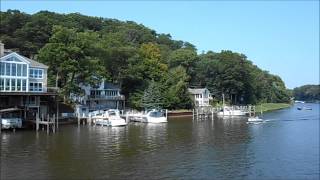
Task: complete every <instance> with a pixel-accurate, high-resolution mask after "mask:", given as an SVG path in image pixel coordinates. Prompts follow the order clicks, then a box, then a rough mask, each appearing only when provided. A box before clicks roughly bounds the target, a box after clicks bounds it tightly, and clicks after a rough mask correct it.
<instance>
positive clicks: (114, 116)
mask: <svg viewBox="0 0 320 180" xmlns="http://www.w3.org/2000/svg"><path fill="white" fill-rule="evenodd" d="M92 120H93V123H94V124H96V125H101V126H125V125H127V122H126V121H125V119H122V118H121V117H120V112H119V110H117V109H109V110H106V111H104V112H103V113H96V114H95V115H94V116H92Z"/></svg>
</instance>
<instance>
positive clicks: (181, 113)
mask: <svg viewBox="0 0 320 180" xmlns="http://www.w3.org/2000/svg"><path fill="white" fill-rule="evenodd" d="M261 105H262V112H270V111H275V110H280V109H284V108H289V107H290V106H292V104H289V103H263V104H259V105H255V106H256V113H260V112H261ZM189 116H192V111H191V110H183V109H181V110H172V111H169V112H168V117H189Z"/></svg>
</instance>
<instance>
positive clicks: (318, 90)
mask: <svg viewBox="0 0 320 180" xmlns="http://www.w3.org/2000/svg"><path fill="white" fill-rule="evenodd" d="M293 96H294V99H296V100H300V101H307V102H315V101H318V102H319V101H320V85H304V86H300V87H296V88H294V89H293Z"/></svg>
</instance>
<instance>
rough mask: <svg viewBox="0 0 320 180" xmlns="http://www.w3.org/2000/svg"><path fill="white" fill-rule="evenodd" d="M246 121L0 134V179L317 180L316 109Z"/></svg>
mask: <svg viewBox="0 0 320 180" xmlns="http://www.w3.org/2000/svg"><path fill="white" fill-rule="evenodd" d="M310 105H311V106H312V108H313V110H312V111H307V110H303V111H298V110H297V109H296V107H297V106H293V107H292V108H288V109H283V110H278V111H274V112H271V113H266V114H264V116H263V119H266V120H267V121H266V122H265V123H260V124H247V123H246V119H217V118H216V119H214V120H213V121H211V120H206V121H200V122H193V121H192V119H191V118H179V119H170V120H169V122H168V123H167V124H139V123H132V124H130V125H128V126H127V127H116V128H110V127H93V126H80V127H78V126H77V125H68V126H62V127H61V128H60V130H59V132H58V133H56V134H50V135H47V134H46V132H39V133H36V132H34V131H17V132H15V133H12V132H5V133H2V134H1V151H0V152H1V159H0V160H1V176H0V179H97V178H99V179H319V104H310Z"/></svg>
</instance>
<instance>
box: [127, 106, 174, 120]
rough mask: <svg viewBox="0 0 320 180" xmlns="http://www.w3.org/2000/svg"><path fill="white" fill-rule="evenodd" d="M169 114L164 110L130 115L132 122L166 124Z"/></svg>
mask: <svg viewBox="0 0 320 180" xmlns="http://www.w3.org/2000/svg"><path fill="white" fill-rule="evenodd" d="M166 114H167V113H165V112H163V110H157V109H152V110H149V111H146V112H136V113H128V114H127V116H128V117H129V119H130V120H132V121H135V122H143V123H166V122H168V121H167V115H166Z"/></svg>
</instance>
